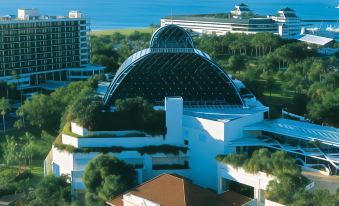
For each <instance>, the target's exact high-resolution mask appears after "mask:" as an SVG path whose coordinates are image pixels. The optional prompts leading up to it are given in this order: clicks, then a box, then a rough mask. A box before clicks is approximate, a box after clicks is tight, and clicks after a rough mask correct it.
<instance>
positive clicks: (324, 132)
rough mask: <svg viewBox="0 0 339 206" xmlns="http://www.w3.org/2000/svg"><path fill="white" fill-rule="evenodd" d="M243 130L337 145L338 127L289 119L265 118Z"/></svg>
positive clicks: (338, 141)
mask: <svg viewBox="0 0 339 206" xmlns="http://www.w3.org/2000/svg"><path fill="white" fill-rule="evenodd" d="M244 130H245V131H266V132H272V133H275V134H280V135H285V136H289V137H295V138H299V139H304V140H308V141H315V140H318V141H320V142H323V143H326V144H330V145H336V146H339V129H337V128H334V127H328V126H321V125H317V124H311V123H307V122H300V121H294V120H289V119H275V120H265V121H262V122H259V123H256V124H253V125H250V126H247V127H245V128H244Z"/></svg>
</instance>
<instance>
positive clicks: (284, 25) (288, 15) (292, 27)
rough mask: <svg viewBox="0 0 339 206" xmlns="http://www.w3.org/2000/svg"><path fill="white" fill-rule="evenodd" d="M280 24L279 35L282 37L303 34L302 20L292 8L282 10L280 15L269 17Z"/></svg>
mask: <svg viewBox="0 0 339 206" xmlns="http://www.w3.org/2000/svg"><path fill="white" fill-rule="evenodd" d="M269 18H271V19H272V20H274V21H275V22H276V23H277V24H278V33H279V35H280V36H281V37H286V38H287V37H292V36H295V35H299V34H300V33H301V19H300V17H298V16H297V15H296V14H295V11H294V10H293V9H291V8H288V7H286V8H283V9H280V10H279V12H278V15H276V16H269Z"/></svg>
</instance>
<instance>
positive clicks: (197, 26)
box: [160, 4, 301, 38]
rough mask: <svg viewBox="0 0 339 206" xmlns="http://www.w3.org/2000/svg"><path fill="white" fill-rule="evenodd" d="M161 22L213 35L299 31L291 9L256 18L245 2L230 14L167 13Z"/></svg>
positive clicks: (288, 35)
mask: <svg viewBox="0 0 339 206" xmlns="http://www.w3.org/2000/svg"><path fill="white" fill-rule="evenodd" d="M160 23H161V26H165V25H169V24H175V25H178V26H181V27H184V28H186V29H189V30H192V31H193V32H197V33H206V34H216V35H224V34H226V33H228V32H230V33H246V34H253V33H258V32H270V33H274V34H278V35H280V36H281V37H283V38H290V37H291V36H294V35H297V34H300V31H301V26H300V18H299V17H297V16H296V15H295V12H294V11H293V10H292V9H289V8H285V9H281V10H280V11H279V12H278V15H277V16H267V17H258V16H257V15H253V13H252V11H251V10H250V9H249V8H248V6H247V5H246V4H239V5H237V6H236V7H235V8H234V9H233V10H232V11H231V12H230V13H225V14H205V15H204V14H201V15H176V16H168V17H165V18H163V19H161V22H160Z"/></svg>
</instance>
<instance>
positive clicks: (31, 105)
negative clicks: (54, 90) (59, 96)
mask: <svg viewBox="0 0 339 206" xmlns="http://www.w3.org/2000/svg"><path fill="white" fill-rule="evenodd" d="M64 109H65V108H64V107H62V106H61V105H60V104H59V103H58V101H55V100H54V99H53V98H51V97H50V96H48V95H45V94H38V95H34V96H33V98H32V100H26V101H25V103H24V104H23V105H22V106H21V107H20V110H21V111H22V112H23V113H24V116H25V117H26V119H27V120H29V122H30V124H31V125H34V126H38V127H39V128H42V129H47V130H53V128H55V126H58V125H59V121H60V114H61V113H62V112H63V110H64Z"/></svg>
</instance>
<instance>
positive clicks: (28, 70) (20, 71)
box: [0, 62, 80, 76]
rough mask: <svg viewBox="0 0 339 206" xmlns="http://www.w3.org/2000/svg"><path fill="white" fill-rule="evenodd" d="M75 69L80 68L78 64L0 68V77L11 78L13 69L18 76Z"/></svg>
mask: <svg viewBox="0 0 339 206" xmlns="http://www.w3.org/2000/svg"><path fill="white" fill-rule="evenodd" d="M0 65H1V64H0ZM76 67H80V63H79V62H69V63H59V64H51V65H39V66H32V67H27V68H6V69H4V68H1V67H0V76H11V75H12V72H13V69H15V70H16V71H17V73H18V74H24V73H32V72H41V71H51V70H56V69H64V68H76Z"/></svg>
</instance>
